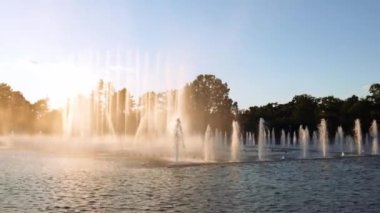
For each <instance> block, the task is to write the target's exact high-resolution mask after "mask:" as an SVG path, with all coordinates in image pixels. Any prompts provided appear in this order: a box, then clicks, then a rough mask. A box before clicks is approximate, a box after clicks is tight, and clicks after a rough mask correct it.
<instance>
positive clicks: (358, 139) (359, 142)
mask: <svg viewBox="0 0 380 213" xmlns="http://www.w3.org/2000/svg"><path fill="white" fill-rule="evenodd" d="M354 136H355V143H356V147H357V152H358V155H361V154H362V144H363V141H362V140H363V139H362V138H363V137H362V128H361V125H360V120H359V119H355V127H354Z"/></svg>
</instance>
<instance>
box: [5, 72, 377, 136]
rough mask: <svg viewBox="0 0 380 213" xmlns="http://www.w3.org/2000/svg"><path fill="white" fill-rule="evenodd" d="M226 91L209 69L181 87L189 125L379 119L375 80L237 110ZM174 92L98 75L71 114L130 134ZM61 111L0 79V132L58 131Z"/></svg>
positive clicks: (198, 129)
mask: <svg viewBox="0 0 380 213" xmlns="http://www.w3.org/2000/svg"><path fill="white" fill-rule="evenodd" d="M229 91H230V89H229V87H228V85H227V83H225V82H223V81H222V80H221V79H219V78H217V77H215V76H214V75H199V76H197V77H196V79H195V80H194V81H192V82H190V83H188V84H187V85H186V86H185V87H184V88H183V95H184V96H183V97H184V100H182V101H183V103H184V107H183V110H185V112H186V114H187V116H188V118H191V119H189V121H190V123H189V127H190V128H189V130H190V131H192V132H193V133H204V131H205V129H206V127H207V125H210V126H211V128H212V129H218V130H220V131H223V132H226V133H230V131H231V123H232V121H233V120H234V119H237V120H238V121H239V123H240V126H241V130H242V131H243V132H257V124H258V122H259V118H261V117H262V118H264V119H265V121H266V124H267V127H268V128H269V129H273V130H274V131H275V135H276V138H277V139H279V137H280V134H281V133H280V132H281V130H284V131H285V132H287V133H290V134H293V132H295V131H296V130H297V129H298V128H299V126H300V125H305V126H308V128H309V129H310V130H311V131H313V130H316V129H317V127H318V124H319V122H320V119H321V118H325V119H326V120H327V122H328V131H329V135H330V136H333V135H334V134H335V131H336V129H337V127H338V126H339V125H341V126H342V127H343V129H344V130H345V132H346V133H351V132H352V129H353V124H354V120H355V119H356V118H360V119H361V123H362V129H363V131H364V132H366V131H368V129H369V126H370V123H371V122H372V120H374V119H376V120H379V119H380V84H373V85H372V86H371V87H370V88H369V95H368V96H367V97H363V98H359V97H357V96H355V95H353V96H351V97H349V98H347V99H345V100H342V99H339V98H336V97H334V96H327V97H322V98H316V97H312V96H310V95H307V94H302V95H296V96H295V97H294V98H293V99H292V100H291V101H290V102H288V103H284V104H278V103H269V104H267V105H264V106H252V107H249V109H246V110H240V111H239V110H238V104H237V103H236V102H233V100H232V99H231V98H230V97H229ZM177 95H178V93H175V91H171V92H162V93H156V92H147V93H145V94H144V95H142V96H141V97H139V99H138V100H137V101H135V100H134V99H133V97H132V96H131V95H130V94H129V92H128V90H127V89H126V88H123V89H120V90H115V89H114V88H113V86H112V84H111V83H106V82H104V81H99V83H98V85H97V87H96V88H95V89H94V90H93V92H92V93H91V94H90V95H89V97H78V98H77V100H76V103H78V102H79V103H81V102H82V104H83V103H84V104H88V106H89V110H88V112H79V114H77V115H75V116H78V117H79V120H80V116H83V115H84V114H83V113H89V114H90V116H91V119H92V122H91V123H89V124H84V125H88V126H89V128H91V131H92V133H96V134H108V133H115V134H122V133H123V134H124V133H126V134H135V133H136V131H137V128H138V124H139V123H140V122H144V121H143V120H142V119H143V118H142V115H141V110H142V109H145V110H148V111H149V109H150V108H152V110H157V109H158V110H162V116H163V117H165V115H166V113H168V112H167V111H165V110H169V109H167V106H169V105H168V103H167V102H168V100H171V99H170V98H168V96H172V98H173V100H174V99H176V98H178V97H176V96H177ZM68 104H70V103H68ZM65 113H68V112H66V111H65V110H64V109H62V110H50V109H49V107H48V100H47V99H41V100H39V101H37V102H35V103H30V102H29V101H28V100H26V99H25V98H24V96H23V95H22V93H21V92H19V91H14V90H13V89H12V88H11V87H10V86H9V85H7V84H4V83H2V84H0V118H1V119H0V134H10V133H45V134H51V133H61V132H62V129H64V126H62V123H63V122H62V121H63V119H64V117H65V116H66V117H67V115H66V114H65ZM62 115H63V116H62ZM110 124H111V125H110ZM127 124H128V125H127ZM110 126H112V129H111V128H110ZM158 131H159V130H158ZM74 134H75V132H74ZM77 134H79V133H77Z"/></svg>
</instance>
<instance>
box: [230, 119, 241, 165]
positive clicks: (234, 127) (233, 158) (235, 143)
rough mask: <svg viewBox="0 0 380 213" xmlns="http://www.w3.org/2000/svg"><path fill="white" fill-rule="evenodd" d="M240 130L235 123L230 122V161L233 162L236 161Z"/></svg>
mask: <svg viewBox="0 0 380 213" xmlns="http://www.w3.org/2000/svg"><path fill="white" fill-rule="evenodd" d="M239 135H240V128H239V124H238V122H237V121H233V122H232V140H231V161H233V162H235V161H237V160H238V155H239V151H240V150H239V149H240V139H239Z"/></svg>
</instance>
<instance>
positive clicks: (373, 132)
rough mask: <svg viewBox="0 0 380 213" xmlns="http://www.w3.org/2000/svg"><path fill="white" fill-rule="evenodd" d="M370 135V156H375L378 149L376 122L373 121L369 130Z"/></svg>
mask: <svg viewBox="0 0 380 213" xmlns="http://www.w3.org/2000/svg"><path fill="white" fill-rule="evenodd" d="M370 133H371V137H372V154H373V155H377V154H378V153H379V148H378V143H379V142H378V140H379V138H378V128H377V121H376V120H373V121H372V125H371V128H370Z"/></svg>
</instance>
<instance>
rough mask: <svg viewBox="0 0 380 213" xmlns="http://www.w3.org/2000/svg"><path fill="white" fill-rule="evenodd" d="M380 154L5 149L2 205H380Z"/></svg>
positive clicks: (287, 208) (112, 208) (295, 208)
mask: <svg viewBox="0 0 380 213" xmlns="http://www.w3.org/2000/svg"><path fill="white" fill-rule="evenodd" d="M379 164H380V158H379V157H355V158H340V159H328V160H299V161H286V160H285V161H277V162H260V163H246V164H235V163H226V164H206V165H201V166H172V165H171V164H160V163H154V162H133V161H130V160H128V159H125V158H122V157H112V156H92V157H83V156H61V155H52V154H42V153H37V152H29V151H10V150H2V151H0V170H1V171H2V175H1V176H0V211H1V212H41V211H43V212H46V211H48V212H75V211H91V212H142V211H163V212H172V211H179V212H191V211H193V212H379V211H380V203H379V200H380V194H379V193H378V189H379V188H380V168H379V166H378V165H379Z"/></svg>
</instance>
